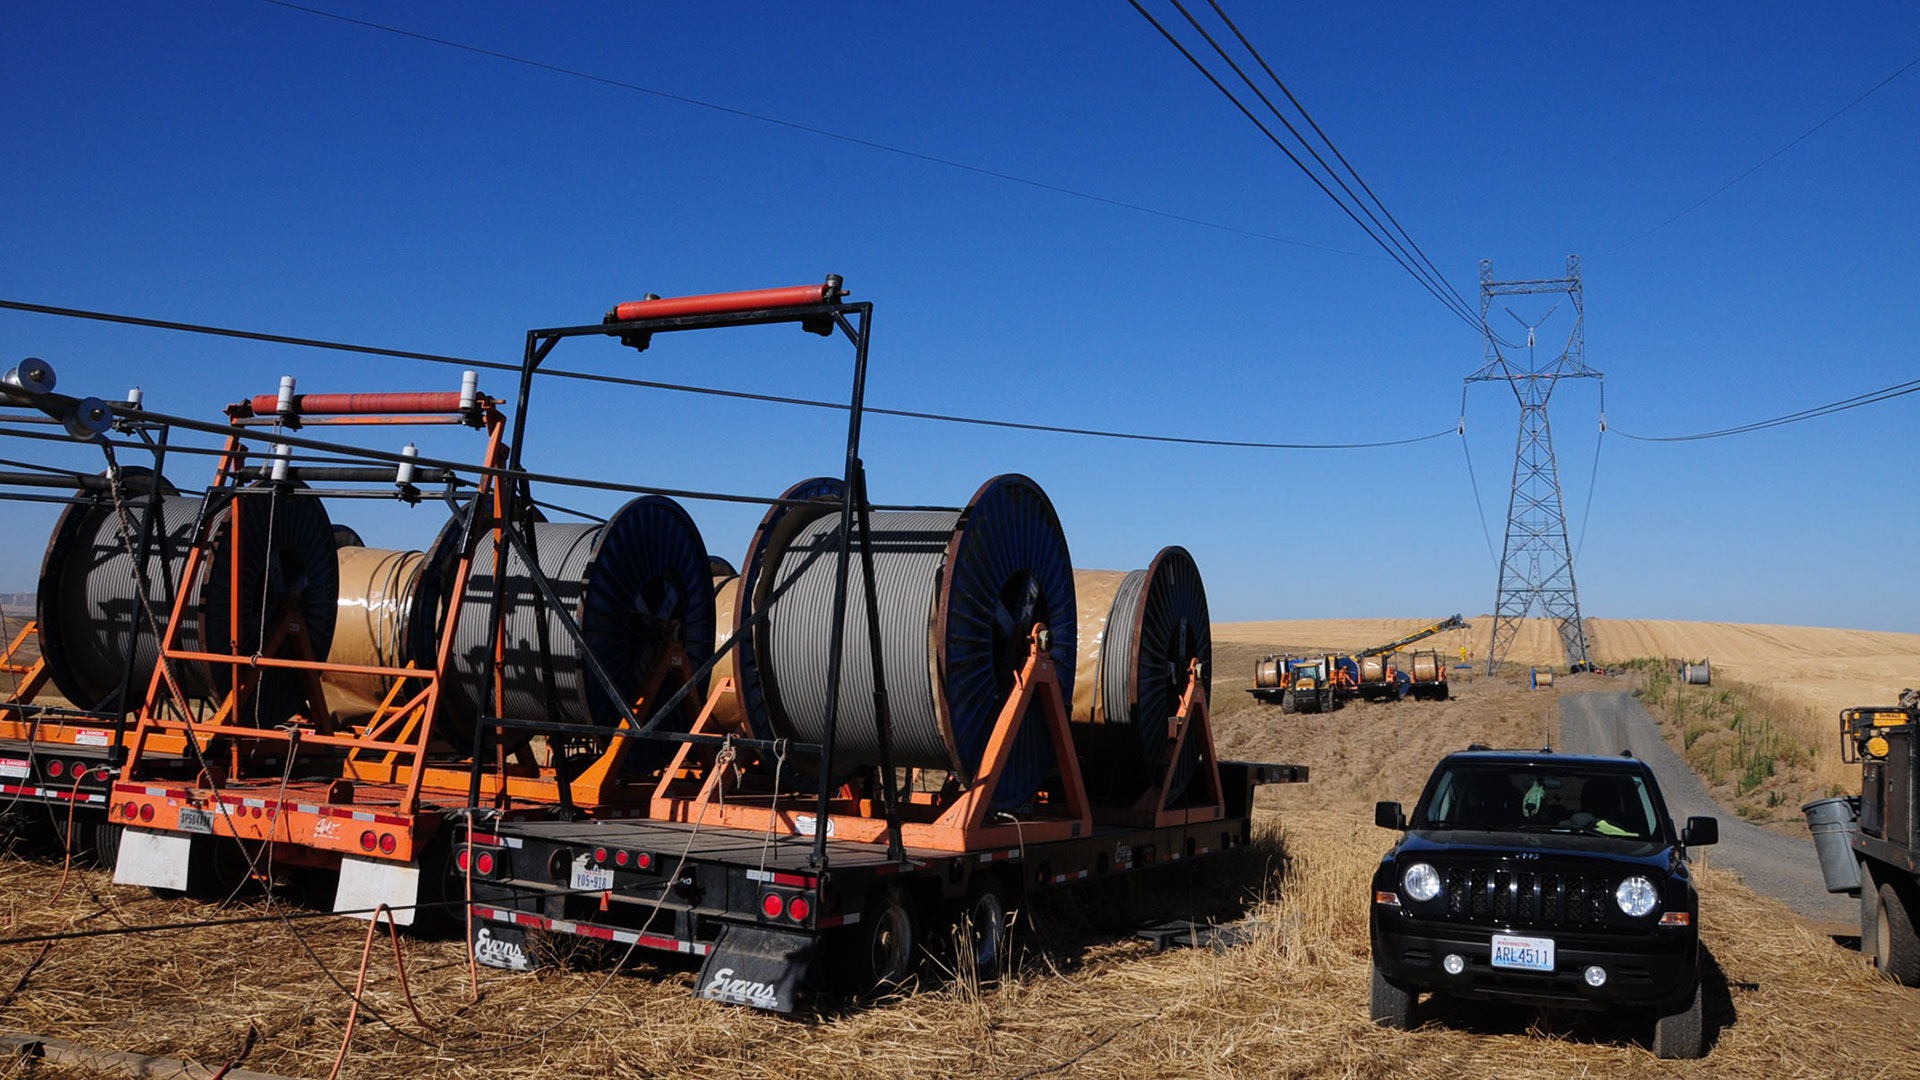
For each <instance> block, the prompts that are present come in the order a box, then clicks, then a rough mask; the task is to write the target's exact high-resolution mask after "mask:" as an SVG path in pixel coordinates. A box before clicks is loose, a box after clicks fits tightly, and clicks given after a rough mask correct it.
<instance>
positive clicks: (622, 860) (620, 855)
mask: <svg viewBox="0 0 1920 1080" xmlns="http://www.w3.org/2000/svg"><path fill="white" fill-rule="evenodd" d="M632 858H633V856H631V855H629V854H627V853H626V852H624V851H621V852H617V853H615V854H614V856H613V863H614V865H615V866H625V865H627V862H628V861H629V860H630V859H632Z"/></svg>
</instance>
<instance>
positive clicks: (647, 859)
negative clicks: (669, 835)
mask: <svg viewBox="0 0 1920 1080" xmlns="http://www.w3.org/2000/svg"><path fill="white" fill-rule="evenodd" d="M633 861H634V863H635V865H637V866H639V867H640V869H642V870H651V869H653V856H652V855H650V854H648V853H647V852H644V851H643V852H641V853H640V854H639V855H637V856H635V857H634V860H633Z"/></svg>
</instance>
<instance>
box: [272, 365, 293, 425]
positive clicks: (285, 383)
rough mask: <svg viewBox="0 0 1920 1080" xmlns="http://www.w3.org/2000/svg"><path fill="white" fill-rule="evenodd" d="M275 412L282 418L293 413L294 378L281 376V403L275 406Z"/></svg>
mask: <svg viewBox="0 0 1920 1080" xmlns="http://www.w3.org/2000/svg"><path fill="white" fill-rule="evenodd" d="M274 411H275V412H278V413H279V414H280V415H282V416H285V415H286V414H288V413H290V412H292V411H293V376H291V375H282V376H280V402H279V404H277V405H275V406H274Z"/></svg>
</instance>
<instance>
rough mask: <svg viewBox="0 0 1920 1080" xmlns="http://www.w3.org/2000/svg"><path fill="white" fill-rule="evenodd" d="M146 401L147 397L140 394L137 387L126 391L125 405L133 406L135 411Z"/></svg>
mask: <svg viewBox="0 0 1920 1080" xmlns="http://www.w3.org/2000/svg"><path fill="white" fill-rule="evenodd" d="M146 400H147V396H146V395H145V394H142V393H141V392H140V388H139V387H137V386H136V387H134V388H133V389H131V390H129V391H127V404H129V405H131V406H133V407H134V408H136V409H137V408H139V407H140V406H141V404H142V403H143V402H145V401H146Z"/></svg>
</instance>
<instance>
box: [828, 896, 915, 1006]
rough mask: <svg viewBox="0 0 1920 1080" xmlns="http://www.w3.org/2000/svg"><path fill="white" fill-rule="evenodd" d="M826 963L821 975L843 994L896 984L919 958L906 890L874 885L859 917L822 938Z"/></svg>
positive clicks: (912, 910)
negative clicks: (856, 920) (823, 939)
mask: <svg viewBox="0 0 1920 1080" xmlns="http://www.w3.org/2000/svg"><path fill="white" fill-rule="evenodd" d="M823 945H824V946H825V948H826V950H827V957H828V963H827V964H825V965H823V967H822V969H821V976H822V978H823V980H824V981H825V982H826V984H827V986H828V987H829V988H831V989H833V990H835V991H838V992H840V993H844V994H856V995H857V994H869V993H873V992H875V991H885V990H889V989H892V988H894V987H897V986H899V985H900V984H902V983H904V982H906V981H907V980H908V979H909V978H912V977H913V973H914V971H915V970H916V969H917V968H918V966H919V962H920V956H919V946H920V921H919V914H918V912H917V911H916V909H915V906H914V903H913V896H912V894H910V893H908V892H907V890H906V889H904V888H902V887H901V886H899V885H891V886H886V887H876V888H875V889H874V890H873V892H872V893H870V894H869V895H868V897H867V906H866V908H865V910H863V911H862V912H861V913H860V921H859V922H857V923H855V924H854V925H852V926H849V927H846V928H845V929H841V930H835V931H833V933H832V934H830V935H829V936H828V937H827V939H826V941H825V942H823Z"/></svg>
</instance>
